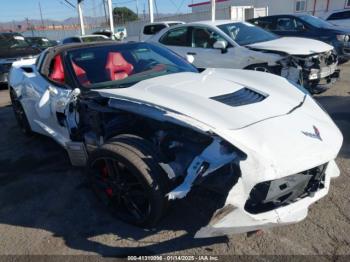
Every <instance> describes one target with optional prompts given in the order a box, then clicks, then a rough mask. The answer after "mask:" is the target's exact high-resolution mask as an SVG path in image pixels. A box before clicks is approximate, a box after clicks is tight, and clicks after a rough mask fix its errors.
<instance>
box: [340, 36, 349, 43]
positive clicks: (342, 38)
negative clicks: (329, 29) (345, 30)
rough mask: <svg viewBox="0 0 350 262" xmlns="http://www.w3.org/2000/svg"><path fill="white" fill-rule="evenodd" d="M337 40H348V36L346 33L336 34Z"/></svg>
mask: <svg viewBox="0 0 350 262" xmlns="http://www.w3.org/2000/svg"><path fill="white" fill-rule="evenodd" d="M337 40H338V41H341V42H348V41H349V36H348V35H337Z"/></svg>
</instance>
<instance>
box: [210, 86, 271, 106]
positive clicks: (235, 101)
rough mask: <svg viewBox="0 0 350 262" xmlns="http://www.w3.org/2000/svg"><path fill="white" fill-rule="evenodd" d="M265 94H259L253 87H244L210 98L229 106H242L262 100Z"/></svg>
mask: <svg viewBox="0 0 350 262" xmlns="http://www.w3.org/2000/svg"><path fill="white" fill-rule="evenodd" d="M266 97H267V95H264V94H261V93H259V92H257V91H255V90H253V89H250V88H247V87H244V88H242V89H240V90H238V91H236V92H233V93H230V94H225V95H221V96H215V97H211V99H213V100H216V101H218V102H221V103H224V104H226V105H229V106H243V105H249V104H253V103H258V102H261V101H263V100H264V99H265V98H266Z"/></svg>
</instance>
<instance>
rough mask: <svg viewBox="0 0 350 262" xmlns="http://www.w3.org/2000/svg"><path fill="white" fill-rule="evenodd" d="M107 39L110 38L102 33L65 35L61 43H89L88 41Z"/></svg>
mask: <svg viewBox="0 0 350 262" xmlns="http://www.w3.org/2000/svg"><path fill="white" fill-rule="evenodd" d="M107 40H110V39H109V38H108V37H107V36H104V35H82V36H73V37H67V38H65V39H63V40H62V44H69V43H90V42H98V41H107Z"/></svg>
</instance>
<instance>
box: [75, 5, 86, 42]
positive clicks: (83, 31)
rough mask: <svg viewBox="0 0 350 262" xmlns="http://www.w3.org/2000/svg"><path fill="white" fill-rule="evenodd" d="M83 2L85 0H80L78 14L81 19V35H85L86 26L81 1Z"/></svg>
mask: <svg viewBox="0 0 350 262" xmlns="http://www.w3.org/2000/svg"><path fill="white" fill-rule="evenodd" d="M82 2H83V0H78V5H77V8H78V16H79V20H80V33H81V35H85V27H84V19H83V11H82V9H81V3H82Z"/></svg>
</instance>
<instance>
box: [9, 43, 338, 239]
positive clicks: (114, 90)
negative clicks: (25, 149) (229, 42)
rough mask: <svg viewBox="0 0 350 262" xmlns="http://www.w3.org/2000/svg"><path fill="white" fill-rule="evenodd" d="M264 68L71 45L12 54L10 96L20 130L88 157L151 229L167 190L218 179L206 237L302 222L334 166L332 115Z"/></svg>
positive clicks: (123, 213)
mask: <svg viewBox="0 0 350 262" xmlns="http://www.w3.org/2000/svg"><path fill="white" fill-rule="evenodd" d="M28 72H30V74H28ZM266 76H267V74H266V73H263V72H254V71H249V70H231V69H207V70H205V71H203V72H201V73H199V72H198V71H197V70H196V68H195V67H193V66H192V65H191V64H189V63H187V62H186V61H184V60H183V59H180V58H179V57H178V56H177V55H176V54H174V53H173V52H170V51H169V50H167V49H166V48H163V47H160V46H156V45H152V44H148V43H126V44H115V43H111V42H105V43H92V44H91V43H89V44H71V45H61V46H59V47H57V48H50V49H47V50H45V51H44V52H43V53H42V54H41V55H40V57H39V59H38V60H35V59H32V61H28V60H27V61H24V62H16V63H15V64H14V66H13V68H12V70H11V74H10V95H11V99H12V103H13V108H14V111H15V115H16V117H17V120H18V123H19V125H20V126H21V128H22V130H23V131H24V132H25V133H30V132H32V131H34V132H38V133H40V134H43V135H47V136H49V137H52V138H53V139H55V140H56V141H57V142H58V143H59V144H61V145H62V146H63V147H64V148H65V149H66V150H67V151H68V154H69V156H70V159H71V162H72V164H74V165H87V168H86V171H87V176H88V178H89V181H90V183H91V185H92V187H93V189H94V190H95V191H96V193H97V195H98V196H99V197H100V199H101V200H102V201H103V202H104V203H105V204H106V205H107V206H108V207H110V208H111V209H112V210H113V211H114V213H115V214H116V215H117V216H118V217H119V218H120V219H123V220H125V221H127V222H129V223H133V224H136V225H139V226H143V227H152V226H154V225H155V224H156V222H157V221H158V220H159V219H160V217H161V215H162V213H164V211H165V204H166V201H167V199H169V200H175V199H181V198H185V197H186V195H187V194H188V193H189V192H190V191H191V189H192V187H193V186H194V185H197V186H200V185H202V184H203V183H205V181H206V182H207V185H206V186H209V187H211V189H212V190H213V189H214V188H216V192H218V193H219V194H221V197H222V198H223V201H222V202H217V201H215V203H214V204H215V206H214V207H215V210H217V209H219V210H217V212H215V210H213V218H212V220H211V221H210V224H209V226H208V227H206V228H202V229H201V230H200V231H199V232H198V233H197V235H196V236H197V237H210V236H218V235H224V234H232V233H242V232H247V231H252V230H257V229H261V228H265V227H272V226H277V225H283V224H290V223H293V222H294V223H295V222H299V221H300V220H302V219H304V218H305V217H306V215H307V210H308V207H309V206H310V205H311V204H312V203H314V202H315V201H317V200H319V199H320V198H322V197H323V196H325V195H326V194H327V192H328V190H329V185H330V179H331V178H333V177H336V176H338V175H339V169H338V167H337V165H336V163H335V162H334V159H335V157H336V156H337V154H338V152H339V149H340V147H341V144H342V135H341V133H340V131H339V130H338V128H337V127H336V126H335V124H334V123H333V121H332V120H331V118H330V117H329V116H328V114H327V113H326V112H325V111H323V110H322V109H321V108H320V107H319V106H318V104H317V103H316V102H315V101H314V100H313V98H312V97H310V96H309V95H308V93H307V92H306V91H305V90H304V89H303V88H302V87H300V86H295V85H293V84H291V83H290V82H289V81H287V80H286V79H284V78H281V77H279V76H275V75H270V74H269V75H268V77H266ZM29 89H30V90H31V92H28V90H29ZM291 160H292V161H291ZM208 181H209V182H208ZM212 194H215V193H212ZM213 196H214V195H213ZM208 206H209V205H208ZM193 219H196V218H195V217H194V218H193Z"/></svg>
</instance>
